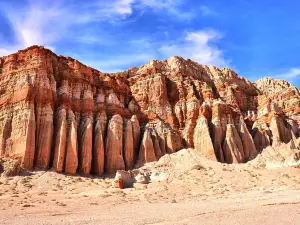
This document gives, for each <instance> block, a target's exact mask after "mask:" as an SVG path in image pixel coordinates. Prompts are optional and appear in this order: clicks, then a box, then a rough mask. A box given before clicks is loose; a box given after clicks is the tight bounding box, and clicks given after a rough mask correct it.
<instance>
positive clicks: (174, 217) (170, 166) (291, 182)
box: [0, 151, 300, 225]
mask: <svg viewBox="0 0 300 225" xmlns="http://www.w3.org/2000/svg"><path fill="white" fill-rule="evenodd" d="M191 158H192V159H191ZM145 168H146V169H149V170H151V172H152V178H153V179H152V180H151V182H150V183H149V184H137V183H135V184H134V185H133V187H131V188H126V189H116V188H113V187H112V185H111V183H112V180H113V178H112V177H106V178H99V177H80V176H67V175H63V174H57V173H55V172H52V171H36V172H31V173H24V174H22V175H21V176H16V177H1V178H0V221H1V222H0V224H123V225H125V224H130V225H131V224H272V225H273V224H300V207H299V206H300V170H299V169H297V168H290V167H281V168H272V169H266V168H265V167H258V166H257V165H256V164H255V163H254V164H253V165H252V164H251V163H250V164H249V163H248V164H239V165H225V164H220V163H217V162H212V161H209V160H205V159H202V158H201V157H198V158H197V157H196V158H195V157H194V156H191V155H190V153H187V152H186V151H185V152H183V151H181V152H179V153H177V154H176V155H175V156H174V157H173V156H172V157H171V156H166V157H164V159H162V160H160V161H159V162H157V163H152V164H150V165H149V166H146V167H145ZM154 178H155V179H154Z"/></svg>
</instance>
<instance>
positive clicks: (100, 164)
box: [93, 120, 105, 176]
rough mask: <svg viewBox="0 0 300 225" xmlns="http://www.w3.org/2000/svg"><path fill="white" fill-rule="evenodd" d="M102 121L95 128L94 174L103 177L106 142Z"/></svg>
mask: <svg viewBox="0 0 300 225" xmlns="http://www.w3.org/2000/svg"><path fill="white" fill-rule="evenodd" d="M101 125H102V124H101V121H100V120H98V121H97V123H96V126H95V132H94V134H95V137H94V150H93V173H94V174H96V175H98V176H102V175H103V173H104V159H105V158H104V154H105V150H104V141H103V133H102V132H103V129H102V126H101Z"/></svg>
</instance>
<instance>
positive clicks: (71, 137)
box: [65, 110, 78, 174]
mask: <svg viewBox="0 0 300 225" xmlns="http://www.w3.org/2000/svg"><path fill="white" fill-rule="evenodd" d="M66 151H67V153H66V165H65V172H66V173H68V174H75V173H76V171H77V168H78V143H77V123H76V120H75V116H74V113H73V112H72V110H69V111H68V135H67V149H66Z"/></svg>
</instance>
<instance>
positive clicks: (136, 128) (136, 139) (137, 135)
mask: <svg viewBox="0 0 300 225" xmlns="http://www.w3.org/2000/svg"><path fill="white" fill-rule="evenodd" d="M131 123H132V134H133V145H134V155H135V160H136V156H137V154H138V152H139V148H140V139H141V128H140V123H139V120H138V118H137V116H136V115H133V116H132V117H131Z"/></svg>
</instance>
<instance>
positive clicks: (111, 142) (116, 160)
mask: <svg viewBox="0 0 300 225" xmlns="http://www.w3.org/2000/svg"><path fill="white" fill-rule="evenodd" d="M105 150H106V156H105V161H106V164H105V170H106V172H108V173H115V172H116V171H117V170H124V169H125V164H124V159H123V119H122V117H121V116H120V115H114V116H113V117H112V118H111V119H110V121H109V124H108V129H107V137H106V147H105Z"/></svg>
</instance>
